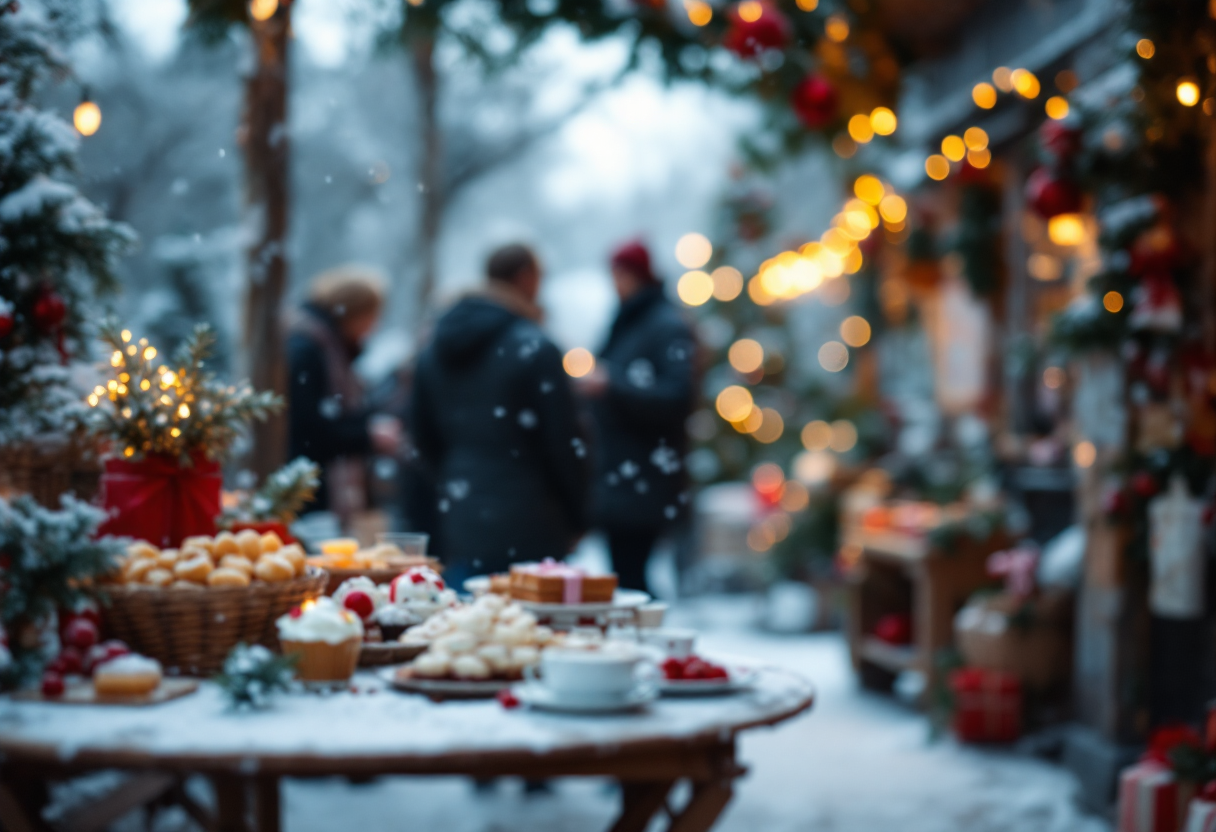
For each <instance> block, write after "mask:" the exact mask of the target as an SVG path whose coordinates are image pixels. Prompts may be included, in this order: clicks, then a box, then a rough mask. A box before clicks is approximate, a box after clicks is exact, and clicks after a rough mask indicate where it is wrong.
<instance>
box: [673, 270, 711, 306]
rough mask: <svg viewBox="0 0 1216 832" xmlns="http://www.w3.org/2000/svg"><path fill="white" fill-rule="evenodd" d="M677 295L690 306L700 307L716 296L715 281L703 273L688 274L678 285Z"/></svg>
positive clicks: (693, 272)
mask: <svg viewBox="0 0 1216 832" xmlns="http://www.w3.org/2000/svg"><path fill="white" fill-rule="evenodd" d="M676 294H677V295H679V296H680V300H682V301H684V302H685V303H686V304H688V305H689V306H700V305H701V304H703V303H705V302H706V301H707V300H709V299H710V298H712V297H713V296H714V279H713V278H712V277H710V276H709V275H707V274H706V273H705V272H702V271H691V272H686V273H685V274H684V275H683V276H682V277H681V278H680V282H679V283H677V284H676Z"/></svg>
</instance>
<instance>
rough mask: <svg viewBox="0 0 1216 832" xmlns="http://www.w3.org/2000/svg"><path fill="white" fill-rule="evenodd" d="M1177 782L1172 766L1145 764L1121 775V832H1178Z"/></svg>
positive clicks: (1124, 771) (1159, 763)
mask: <svg viewBox="0 0 1216 832" xmlns="http://www.w3.org/2000/svg"><path fill="white" fill-rule="evenodd" d="M1180 820H1181V813H1180V812H1179V793H1178V780H1177V779H1176V778H1175V777H1174V772H1172V771H1170V769H1169V766H1167V765H1165V764H1163V763H1161V762H1159V761H1157V760H1142V761H1141V762H1139V763H1136V764H1135V765H1134V766H1130V767H1128V768H1125V769H1124V770H1123V773H1122V774H1121V775H1119V830H1118V832H1178V828H1179V821H1180Z"/></svg>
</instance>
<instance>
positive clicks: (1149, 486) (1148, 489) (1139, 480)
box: [1132, 471, 1161, 499]
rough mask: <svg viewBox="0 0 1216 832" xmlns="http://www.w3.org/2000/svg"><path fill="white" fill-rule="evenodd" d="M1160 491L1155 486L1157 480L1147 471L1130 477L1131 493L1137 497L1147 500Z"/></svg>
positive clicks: (1159, 487) (1157, 486) (1159, 488)
mask: <svg viewBox="0 0 1216 832" xmlns="http://www.w3.org/2000/svg"><path fill="white" fill-rule="evenodd" d="M1160 490H1161V486H1159V485H1158V484H1157V478H1156V477H1154V476H1153V475H1152V474H1150V473H1149V472H1148V471H1138V472H1136V474H1135V476H1133V477H1132V491H1134V492H1136V496H1138V497H1141V498H1143V499H1148V498H1149V497H1152V496H1154V495H1155V494H1156V493H1157V492H1158V491H1160Z"/></svg>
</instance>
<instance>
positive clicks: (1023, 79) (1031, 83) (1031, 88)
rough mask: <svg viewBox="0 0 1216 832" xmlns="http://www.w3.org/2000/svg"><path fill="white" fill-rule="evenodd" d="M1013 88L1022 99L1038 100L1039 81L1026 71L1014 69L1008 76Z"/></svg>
mask: <svg viewBox="0 0 1216 832" xmlns="http://www.w3.org/2000/svg"><path fill="white" fill-rule="evenodd" d="M1010 80H1011V81H1012V82H1013V88H1014V89H1015V90H1017V93H1018V95H1020V96H1022V98H1038V97H1039V91H1040V89H1041V87H1040V85H1039V79H1038V78H1037V77H1036V76H1035V74H1034V73H1033V72H1031V71H1030V70H1028V69H1015V70H1014V71H1013V74H1012V75H1010Z"/></svg>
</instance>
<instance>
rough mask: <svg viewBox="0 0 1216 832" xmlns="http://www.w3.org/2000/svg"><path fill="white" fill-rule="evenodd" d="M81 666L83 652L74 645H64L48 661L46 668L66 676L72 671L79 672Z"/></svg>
mask: <svg viewBox="0 0 1216 832" xmlns="http://www.w3.org/2000/svg"><path fill="white" fill-rule="evenodd" d="M83 668H84V654H83V653H81V652H80V651H79V650H77V649H76V648H75V647H65V648H63V649H62V650H60V651H59V655H58V656H56V657H55V660H54V661H53V662H51V663H50V665H49V666H48V667H47V670H53V671H55V672H56V673H61V674H63V675H64V676H67V675H69V674H72V673H80V671H81V670H82V669H83Z"/></svg>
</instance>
